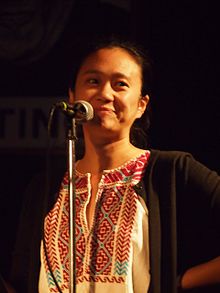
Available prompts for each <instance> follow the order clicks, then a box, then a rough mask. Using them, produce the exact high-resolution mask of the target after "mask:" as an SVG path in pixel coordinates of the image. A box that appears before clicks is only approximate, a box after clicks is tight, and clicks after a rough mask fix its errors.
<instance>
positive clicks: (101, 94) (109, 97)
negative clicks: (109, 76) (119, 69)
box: [97, 82, 114, 102]
mask: <svg viewBox="0 0 220 293" xmlns="http://www.w3.org/2000/svg"><path fill="white" fill-rule="evenodd" d="M97 100H102V101H105V102H112V101H113V100H114V91H113V89H112V87H111V83H110V82H106V83H104V84H102V85H101V86H100V88H99V91H98V94H97Z"/></svg>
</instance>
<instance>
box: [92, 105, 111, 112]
mask: <svg viewBox="0 0 220 293" xmlns="http://www.w3.org/2000/svg"><path fill="white" fill-rule="evenodd" d="M96 111H97V112H98V113H115V110H114V109H112V108H108V107H105V106H101V107H99V108H97V109H96Z"/></svg>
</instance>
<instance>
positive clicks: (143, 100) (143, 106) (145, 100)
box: [137, 95, 150, 118]
mask: <svg viewBox="0 0 220 293" xmlns="http://www.w3.org/2000/svg"><path fill="white" fill-rule="evenodd" d="M149 100H150V97H149V96H148V95H146V96H143V97H141V98H140V100H139V101H138V109H137V110H138V111H137V118H141V116H142V115H143V113H144V112H145V110H146V108H147V105H148V103H149Z"/></svg>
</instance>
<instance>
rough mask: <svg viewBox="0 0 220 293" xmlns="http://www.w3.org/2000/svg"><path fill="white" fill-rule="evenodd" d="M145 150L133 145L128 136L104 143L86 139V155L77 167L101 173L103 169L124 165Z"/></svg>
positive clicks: (83, 170)
mask: <svg viewBox="0 0 220 293" xmlns="http://www.w3.org/2000/svg"><path fill="white" fill-rule="evenodd" d="M143 152H144V150H142V149H138V148H136V147H135V146H133V145H132V144H131V143H130V141H129V139H128V138H127V137H126V138H122V139H119V140H115V141H111V142H102V143H101V142H100V143H97V142H94V141H91V140H89V139H85V155H84V157H83V158H82V160H80V161H79V162H78V165H77V169H78V170H79V171H80V172H82V173H87V172H89V173H92V174H100V173H102V172H103V170H110V169H114V168H117V167H119V166H121V165H123V164H124V163H126V162H127V161H128V160H129V159H132V158H134V157H136V156H138V155H140V154H141V153H143Z"/></svg>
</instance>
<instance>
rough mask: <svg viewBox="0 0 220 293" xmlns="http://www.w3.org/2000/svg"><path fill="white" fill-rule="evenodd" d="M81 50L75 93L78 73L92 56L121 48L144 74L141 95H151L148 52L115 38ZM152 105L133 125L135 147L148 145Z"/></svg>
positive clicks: (73, 77)
mask: <svg viewBox="0 0 220 293" xmlns="http://www.w3.org/2000/svg"><path fill="white" fill-rule="evenodd" d="M79 47H80V49H79V51H78V52H77V54H76V56H75V58H74V66H73V68H72V70H70V72H71V77H70V83H69V87H70V88H71V89H72V90H73V91H74V87H75V82H76V78H77V75H78V72H79V70H80V68H81V66H82V64H83V62H84V61H85V60H86V58H87V57H89V56H90V55H91V54H93V53H95V52H96V51H98V50H100V49H105V48H121V49H123V50H125V51H126V52H128V53H129V54H130V55H131V56H132V57H133V58H134V60H135V61H136V62H137V64H138V65H139V66H140V69H141V73H142V88H141V95H142V96H145V95H151V85H152V60H151V59H150V57H149V55H148V54H147V52H145V51H144V49H143V48H142V47H141V46H140V45H137V44H136V43H134V42H132V41H128V40H123V39H121V38H120V39H118V38H115V37H108V38H102V39H98V40H95V39H94V40H93V41H92V42H87V43H86V44H83V45H80V46H79ZM150 112H151V111H150V105H148V107H147V109H146V111H145V113H144V114H143V115H142V117H141V118H140V119H137V120H136V121H135V122H134V124H133V125H132V128H131V132H130V139H131V143H133V144H134V145H136V146H138V147H141V148H144V147H146V144H147V143H148V139H147V134H148V129H149V126H150V115H151V113H150Z"/></svg>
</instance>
